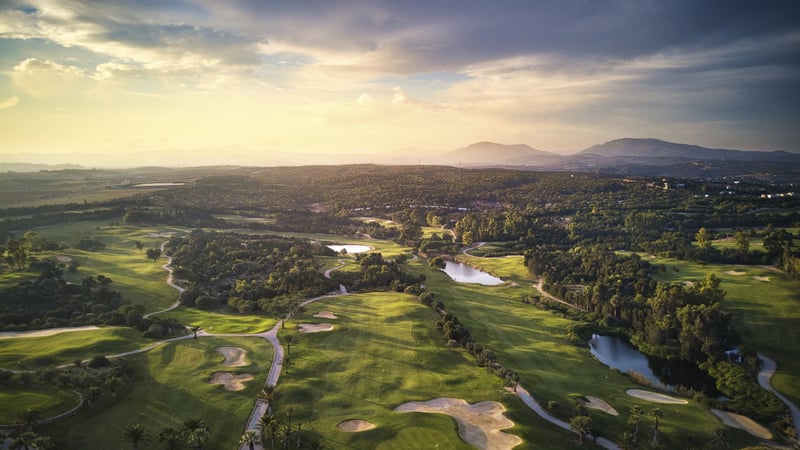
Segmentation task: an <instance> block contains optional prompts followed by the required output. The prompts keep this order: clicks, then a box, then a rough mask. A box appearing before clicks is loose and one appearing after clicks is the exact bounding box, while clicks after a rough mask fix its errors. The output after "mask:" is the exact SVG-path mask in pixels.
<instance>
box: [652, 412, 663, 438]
mask: <svg viewBox="0 0 800 450" xmlns="http://www.w3.org/2000/svg"><path fill="white" fill-rule="evenodd" d="M650 415H651V416H653V419H654V420H655V424H654V425H653V444H654V445H655V444H656V443H658V423H659V421H660V420H661V418H662V417H664V411H663V410H662V409H661V408H655V409H653V410H652V411H651V412H650Z"/></svg>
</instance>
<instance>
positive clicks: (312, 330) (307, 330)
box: [297, 323, 333, 333]
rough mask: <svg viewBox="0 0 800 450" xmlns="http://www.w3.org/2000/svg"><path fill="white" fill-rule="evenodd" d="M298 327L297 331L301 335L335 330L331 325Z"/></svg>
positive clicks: (304, 324)
mask: <svg viewBox="0 0 800 450" xmlns="http://www.w3.org/2000/svg"><path fill="white" fill-rule="evenodd" d="M297 327H298V329H297V331H299V332H301V333H319V332H320V331H331V330H333V325H331V324H329V323H301V324H300V325H298V326H297Z"/></svg>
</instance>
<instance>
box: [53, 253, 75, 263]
mask: <svg viewBox="0 0 800 450" xmlns="http://www.w3.org/2000/svg"><path fill="white" fill-rule="evenodd" d="M56 261H58V262H60V263H68V262H72V257H70V256H67V255H58V256H56Z"/></svg>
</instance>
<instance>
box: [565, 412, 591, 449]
mask: <svg viewBox="0 0 800 450" xmlns="http://www.w3.org/2000/svg"><path fill="white" fill-rule="evenodd" d="M569 428H570V430H572V431H574V432H575V433H578V442H579V443H580V445H581V446H583V441H584V439H586V435H588V434H589V433H590V432H591V431H592V418H591V417H589V416H573V417H572V419H570V421H569Z"/></svg>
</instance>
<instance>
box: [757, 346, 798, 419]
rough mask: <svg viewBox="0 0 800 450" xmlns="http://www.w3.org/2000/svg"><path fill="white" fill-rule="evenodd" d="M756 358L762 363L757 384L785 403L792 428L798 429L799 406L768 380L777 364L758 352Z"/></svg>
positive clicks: (773, 373)
mask: <svg viewBox="0 0 800 450" xmlns="http://www.w3.org/2000/svg"><path fill="white" fill-rule="evenodd" d="M758 359H760V360H761V362H763V363H764V364H763V365H762V366H761V370H759V371H758V384H760V385H761V387H763V388H764V389H766V390H768V391H770V392H772V393H773V394H775V396H776V397H778V398H779V399H780V400H781V401H782V402H783V403H785V404H786V407H787V408H789V411H791V413H792V423H793V424H794V429H795V430H798V431H800V408H798V407H797V405H795V404H794V403H793V402H792V401H791V400H789V399H788V398H787V397H786V396H785V395H783V394H781V393H780V392H778V390H777V389H775V388H774V387H772V384H771V383H770V382H769V380H770V378H772V376H773V375H775V371H776V370H777V369H778V364H776V363H775V361H773V360H772V359H770V358H768V357H766V356H764V355H762V354H761V353H758Z"/></svg>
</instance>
